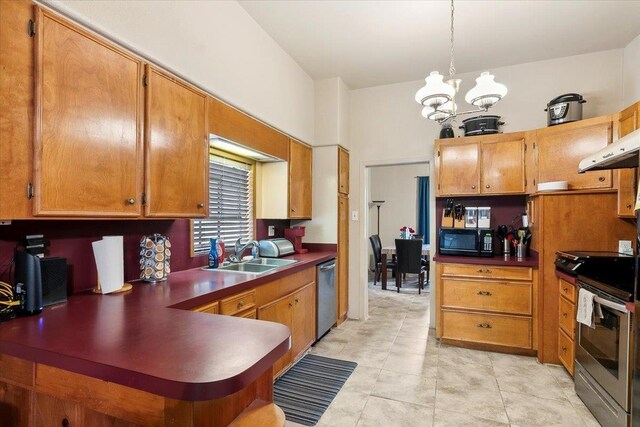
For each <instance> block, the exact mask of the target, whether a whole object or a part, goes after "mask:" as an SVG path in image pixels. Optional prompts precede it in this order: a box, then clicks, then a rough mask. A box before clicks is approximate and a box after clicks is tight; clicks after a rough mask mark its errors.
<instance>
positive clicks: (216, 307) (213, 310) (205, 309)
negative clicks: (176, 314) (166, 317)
mask: <svg viewBox="0 0 640 427" xmlns="http://www.w3.org/2000/svg"><path fill="white" fill-rule="evenodd" d="M192 311H197V312H198V313H209V314H218V313H220V304H218V301H215V302H209V303H206V304H204V305H201V306H199V307H196V308H194V309H192Z"/></svg>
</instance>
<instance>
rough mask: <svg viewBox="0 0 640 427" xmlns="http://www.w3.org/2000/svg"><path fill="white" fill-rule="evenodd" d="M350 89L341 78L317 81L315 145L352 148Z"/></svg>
mask: <svg viewBox="0 0 640 427" xmlns="http://www.w3.org/2000/svg"><path fill="white" fill-rule="evenodd" d="M349 113H350V111H349V88H348V87H347V85H346V84H345V83H344V82H343V81H342V79H341V78H339V77H335V78H331V79H323V80H316V81H315V145H334V144H339V145H342V146H343V147H345V148H347V149H348V148H349V146H350V135H349V130H350V127H349V121H350V120H349Z"/></svg>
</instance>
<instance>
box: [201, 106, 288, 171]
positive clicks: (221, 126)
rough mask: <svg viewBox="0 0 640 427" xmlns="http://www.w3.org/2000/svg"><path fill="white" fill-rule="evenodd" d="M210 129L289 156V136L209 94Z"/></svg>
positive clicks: (258, 148)
mask: <svg viewBox="0 0 640 427" xmlns="http://www.w3.org/2000/svg"><path fill="white" fill-rule="evenodd" d="M208 105H209V111H208V114H209V122H208V129H209V133H212V134H214V135H217V136H220V137H222V138H225V139H228V140H230V141H233V142H235V143H237V144H240V145H244V146H245V147H249V148H251V149H252V150H255V151H259V152H261V153H264V154H268V155H271V156H273V157H277V158H279V159H282V160H289V137H288V136H286V135H285V134H283V133H281V132H278V131H277V130H275V129H273V128H272V127H269V126H267V125H265V124H264V123H262V122H259V121H258V120H256V119H254V118H253V117H251V116H248V115H246V114H245V113H243V112H241V111H239V110H236V109H235V108H233V107H231V106H229V105H227V104H225V103H223V102H221V101H218V100H217V99H215V98H211V97H209V98H208Z"/></svg>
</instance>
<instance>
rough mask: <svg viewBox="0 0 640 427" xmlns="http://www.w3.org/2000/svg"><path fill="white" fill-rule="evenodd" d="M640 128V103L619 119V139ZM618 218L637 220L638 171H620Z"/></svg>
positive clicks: (634, 169)
mask: <svg viewBox="0 0 640 427" xmlns="http://www.w3.org/2000/svg"><path fill="white" fill-rule="evenodd" d="M639 127H640V102H637V103H635V104H633V105H632V106H630V107H628V108H625V109H624V110H622V111H621V112H620V114H619V117H618V137H619V138H622V137H623V136H625V135H628V134H630V133H631V132H633V131H634V130H636V129H638V128H639ZM617 174H618V182H617V183H618V185H617V187H618V216H619V217H621V218H635V217H636V215H635V211H634V206H635V198H636V191H637V188H638V169H637V168H633V169H619V170H618V171H617Z"/></svg>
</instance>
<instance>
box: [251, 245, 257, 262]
mask: <svg viewBox="0 0 640 427" xmlns="http://www.w3.org/2000/svg"><path fill="white" fill-rule="evenodd" d="M251 257H252V258H253V259H258V258H259V257H258V246H257V245H253V246H251Z"/></svg>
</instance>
